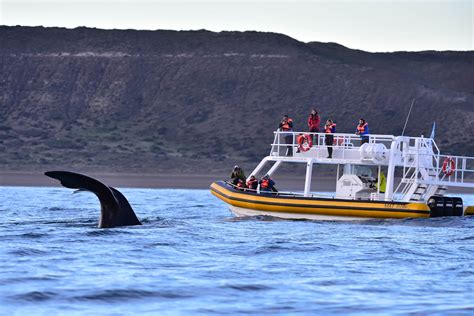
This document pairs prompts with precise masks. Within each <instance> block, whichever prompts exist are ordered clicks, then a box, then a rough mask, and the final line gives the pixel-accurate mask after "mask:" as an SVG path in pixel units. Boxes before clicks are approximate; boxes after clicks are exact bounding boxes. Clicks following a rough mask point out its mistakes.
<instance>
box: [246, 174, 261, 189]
mask: <svg viewBox="0 0 474 316" xmlns="http://www.w3.org/2000/svg"><path fill="white" fill-rule="evenodd" d="M257 187H258V180H257V178H255V176H254V175H251V176H250V178H249V179H248V180H247V188H249V189H251V190H257Z"/></svg>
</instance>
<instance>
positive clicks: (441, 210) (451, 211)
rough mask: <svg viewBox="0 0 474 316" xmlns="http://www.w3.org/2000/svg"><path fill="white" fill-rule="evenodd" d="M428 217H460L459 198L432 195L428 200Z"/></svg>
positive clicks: (460, 203) (461, 211) (461, 210)
mask: <svg viewBox="0 0 474 316" xmlns="http://www.w3.org/2000/svg"><path fill="white" fill-rule="evenodd" d="M427 204H428V206H429V208H430V217H442V216H462V215H463V204H462V199H461V198H459V197H447V196H438V195H433V196H432V197H430V198H429V199H428V203H427Z"/></svg>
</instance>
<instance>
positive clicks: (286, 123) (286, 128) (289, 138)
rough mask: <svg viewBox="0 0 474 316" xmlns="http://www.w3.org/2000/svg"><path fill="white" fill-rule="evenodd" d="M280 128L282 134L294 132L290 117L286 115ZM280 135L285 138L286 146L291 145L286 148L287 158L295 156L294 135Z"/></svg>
mask: <svg viewBox="0 0 474 316" xmlns="http://www.w3.org/2000/svg"><path fill="white" fill-rule="evenodd" d="M278 128H279V129H280V131H282V132H293V120H292V119H290V118H289V117H288V115H284V116H283V118H282V120H281V122H280V125H279V126H278ZM280 135H282V136H283V137H284V138H285V143H286V144H291V145H290V146H286V154H285V156H293V134H291V133H288V134H287V133H282V134H280Z"/></svg>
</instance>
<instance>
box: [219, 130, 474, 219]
mask: <svg viewBox="0 0 474 316" xmlns="http://www.w3.org/2000/svg"><path fill="white" fill-rule="evenodd" d="M284 133H285V135H282V134H283V133H282V132H279V131H276V132H275V138H274V142H273V144H272V149H271V151H270V155H269V156H267V157H265V158H264V159H263V160H262V161H261V162H260V164H259V165H258V166H257V167H256V168H255V170H254V171H253V172H252V173H251V174H250V175H249V177H250V176H251V175H254V176H256V177H260V176H262V175H265V174H268V175H269V176H272V175H274V174H275V172H276V171H277V170H278V168H279V167H280V166H281V164H283V163H302V164H306V177H305V187H304V192H300V193H291V192H263V191H261V190H260V188H259V187H258V188H257V190H250V189H242V188H237V187H235V186H233V185H232V184H231V183H229V182H226V181H216V182H214V183H212V185H211V192H212V194H214V195H215V196H216V197H218V198H219V199H221V200H223V201H224V202H226V203H227V204H229V206H230V210H231V211H232V212H233V213H234V214H235V215H236V216H255V215H269V216H274V217H280V218H288V219H317V220H322V219H325V220H354V219H370V218H419V217H441V216H466V215H474V206H467V205H464V204H463V200H462V198H460V197H453V196H445V193H446V191H447V189H448V188H449V187H461V188H472V189H473V193H474V182H473V179H472V177H473V176H474V158H472V157H461V156H447V155H441V154H440V153H439V150H438V147H437V146H436V143H435V141H434V139H432V138H425V137H407V136H392V135H370V139H369V142H368V143H366V144H363V145H362V146H360V145H359V144H360V139H359V137H357V136H354V135H352V134H333V135H334V144H333V146H332V147H333V157H332V158H325V157H326V156H327V146H326V145H320V146H312V144H310V143H309V144H308V142H304V143H302V142H301V139H304V140H305V141H306V140H310V139H311V138H310V137H304V138H301V137H298V136H301V135H303V133H297V132H292V133H291V134H292V135H293V143H292V144H286V143H283V142H281V141H280V140H281V139H283V136H287V135H288V134H289V133H288V132H284ZM303 136H305V135H303ZM311 136H313V137H315V138H317V140H318V141H317V144H324V143H325V140H324V137H325V134H322V133H312V135H311ZM296 139H298V140H300V142H296ZM288 146H292V147H293V152H294V153H295V154H294V155H293V156H285V155H284V154H282V153H283V152H285V151H286V149H287V147H288ZM315 164H322V165H336V166H337V168H336V170H337V172H336V192H335V193H334V194H333V195H332V197H330V198H328V197H321V196H319V195H317V194H315V193H313V192H311V182H312V180H313V175H312V168H313V165H315ZM268 165H270V168H268V169H267V168H266V167H267V166H268ZM385 174H386V184H385V183H381V182H383V180H380V179H384V178H385Z"/></svg>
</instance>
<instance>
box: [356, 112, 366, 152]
mask: <svg viewBox="0 0 474 316" xmlns="http://www.w3.org/2000/svg"><path fill="white" fill-rule="evenodd" d="M356 135H359V136H360V145H361V146H362V145H364V144H365V143H368V142H369V124H368V123H367V122H366V121H365V120H364V119H363V118H361V119H360V120H359V124H358V125H357V127H356Z"/></svg>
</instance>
